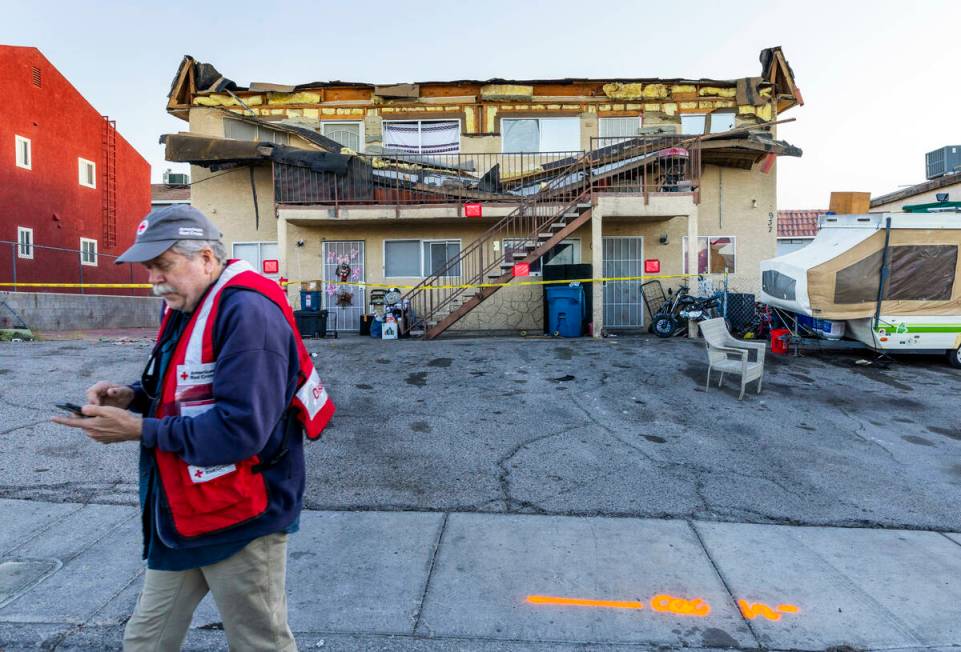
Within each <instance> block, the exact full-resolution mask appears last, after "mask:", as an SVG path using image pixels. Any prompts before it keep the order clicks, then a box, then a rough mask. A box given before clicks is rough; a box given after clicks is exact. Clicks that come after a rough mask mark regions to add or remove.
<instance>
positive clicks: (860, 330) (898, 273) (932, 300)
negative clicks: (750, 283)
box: [761, 212, 961, 367]
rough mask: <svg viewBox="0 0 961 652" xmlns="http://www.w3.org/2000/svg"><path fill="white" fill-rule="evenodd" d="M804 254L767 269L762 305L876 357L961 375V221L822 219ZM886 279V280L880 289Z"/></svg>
mask: <svg viewBox="0 0 961 652" xmlns="http://www.w3.org/2000/svg"><path fill="white" fill-rule="evenodd" d="M819 226H820V229H819V231H818V234H817V236H816V237H815V238H814V240H813V241H812V242H811V244H809V245H808V246H806V247H803V248H801V249H799V250H797V251H793V252H791V253H789V254H786V255H784V256H778V257H777V258H771V259H769V260H765V261H763V262H762V263H761V279H762V290H761V300H762V301H764V302H765V303H767V304H769V305H771V306H775V307H777V308H780V309H782V310H786V311H789V312H791V313H795V314H796V315H798V316H800V317H799V319H800V321H802V322H804V321H805V320H806V321H807V322H808V323H812V322H813V323H814V324H815V329H816V330H818V331H820V333H821V335H822V336H823V335H827V336H828V337H831V334H832V333H834V334H835V335H837V334H838V333H839V331H840V332H843V333H845V334H846V335H847V336H848V337H850V338H853V339H856V340H858V341H860V342H862V343H864V344H865V345H867V346H869V347H871V348H872V349H875V350H878V351H882V350H884V351H892V352H902V353H904V352H917V353H934V352H947V353H948V359H949V360H950V362H951V364H952V365H953V366H955V367H961V350H959V346H961V267H959V264H961V256H959V248H961V213H956V212H950V213H948V212H944V213H913V214H911V213H872V214H868V215H824V216H822V217H821V218H820V219H819ZM882 279H883V280H882Z"/></svg>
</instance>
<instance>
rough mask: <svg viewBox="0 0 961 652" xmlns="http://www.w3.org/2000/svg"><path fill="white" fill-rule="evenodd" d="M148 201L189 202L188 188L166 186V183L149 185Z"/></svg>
mask: <svg viewBox="0 0 961 652" xmlns="http://www.w3.org/2000/svg"><path fill="white" fill-rule="evenodd" d="M150 201H151V202H169V201H190V186H168V185H167V184H166V183H151V184H150Z"/></svg>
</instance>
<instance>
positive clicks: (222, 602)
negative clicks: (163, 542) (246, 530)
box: [123, 533, 297, 652]
mask: <svg viewBox="0 0 961 652" xmlns="http://www.w3.org/2000/svg"><path fill="white" fill-rule="evenodd" d="M286 567H287V535H286V534H284V533H278V534H271V535H268V536H265V537H260V538H259V539H254V540H253V541H251V542H250V543H249V544H248V545H247V546H246V547H245V548H244V549H243V550H241V551H240V552H238V553H236V554H235V555H233V556H232V557H228V558H227V559H225V560H223V561H221V562H218V563H216V564H211V565H210V566H202V567H200V568H194V569H191V570H186V571H158V570H150V569H147V573H146V575H145V577H144V585H143V592H141V594H140V600H138V601H137V608H136V609H135V610H134V613H133V616H131V617H130V620H129V621H128V622H127V627H126V629H125V630H124V636H123V649H124V650H125V652H144V651H147V650H150V651H151V652H154V651H156V652H166V651H167V650H179V649H180V647H181V646H182V645H183V642H184V638H186V636H187V629H188V628H189V627H190V621H191V618H192V617H193V613H194V609H196V608H197V604H198V603H199V602H200V600H201V599H202V598H203V597H204V596H205V595H206V594H207V591H210V592H211V593H213V596H214V601H215V602H216V603H217V609H218V610H219V611H220V617H221V619H222V620H223V624H224V632H225V633H226V635H227V642H228V644H229V645H230V649H231V650H232V651H233V650H237V651H246V650H271V651H273V650H281V651H284V652H288V651H292V652H296V650H297V643H296V642H295V641H294V635H293V634H292V633H291V631H290V627H288V625H287V595H286V591H285V580H286V573H287V568H286Z"/></svg>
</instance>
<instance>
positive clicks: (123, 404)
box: [87, 380, 133, 410]
mask: <svg viewBox="0 0 961 652" xmlns="http://www.w3.org/2000/svg"><path fill="white" fill-rule="evenodd" d="M132 402H133V389H131V388H130V387H128V386H127V385H118V384H117V383H111V382H107V381H106V380H101V381H100V382H98V383H96V384H94V385H91V386H90V388H89V389H87V403H89V404H90V405H109V406H111V407H116V408H121V409H123V410H126V409H127V408H128V407H129V406H130V404H131V403H132Z"/></svg>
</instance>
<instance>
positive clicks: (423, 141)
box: [384, 120, 460, 154]
mask: <svg viewBox="0 0 961 652" xmlns="http://www.w3.org/2000/svg"><path fill="white" fill-rule="evenodd" d="M384 147H386V148H387V149H392V150H394V151H399V152H404V153H405V154H457V153H458V152H459V151H460V122H458V121H457V120H442V121H439V122H419V123H418V122H387V123H384Z"/></svg>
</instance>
